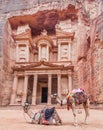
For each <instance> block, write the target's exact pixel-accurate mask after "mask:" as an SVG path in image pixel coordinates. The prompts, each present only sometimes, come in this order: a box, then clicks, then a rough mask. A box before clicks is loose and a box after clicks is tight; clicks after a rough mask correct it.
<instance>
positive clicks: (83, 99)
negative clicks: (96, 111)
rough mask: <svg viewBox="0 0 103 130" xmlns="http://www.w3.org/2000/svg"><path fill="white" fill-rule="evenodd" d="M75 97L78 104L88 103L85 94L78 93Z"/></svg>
mask: <svg viewBox="0 0 103 130" xmlns="http://www.w3.org/2000/svg"><path fill="white" fill-rule="evenodd" d="M73 97H74V99H75V103H76V104H82V103H86V101H87V94H85V93H84V92H77V93H75V94H74V95H73Z"/></svg>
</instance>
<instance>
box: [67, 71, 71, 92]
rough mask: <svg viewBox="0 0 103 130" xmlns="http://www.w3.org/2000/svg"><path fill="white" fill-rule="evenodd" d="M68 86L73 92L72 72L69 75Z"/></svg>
mask: <svg viewBox="0 0 103 130" xmlns="http://www.w3.org/2000/svg"><path fill="white" fill-rule="evenodd" d="M68 86H69V92H70V91H71V90H72V72H71V71H70V72H69V74H68Z"/></svg>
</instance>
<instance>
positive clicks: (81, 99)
mask: <svg viewBox="0 0 103 130" xmlns="http://www.w3.org/2000/svg"><path fill="white" fill-rule="evenodd" d="M87 98H88V96H87V94H86V93H85V91H84V90H81V89H78V90H75V91H74V90H73V91H72V92H71V94H70V95H69V96H68V97H67V107H68V109H70V107H71V104H72V103H75V105H78V104H82V103H86V101H87Z"/></svg>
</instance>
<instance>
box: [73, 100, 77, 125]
mask: <svg viewBox="0 0 103 130" xmlns="http://www.w3.org/2000/svg"><path fill="white" fill-rule="evenodd" d="M72 112H73V116H74V125H75V126H77V125H78V123H77V116H76V109H75V104H74V103H73V104H72Z"/></svg>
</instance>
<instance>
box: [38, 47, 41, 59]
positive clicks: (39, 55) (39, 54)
mask: <svg viewBox="0 0 103 130" xmlns="http://www.w3.org/2000/svg"><path fill="white" fill-rule="evenodd" d="M38 58H39V61H40V59H41V46H39V53H38Z"/></svg>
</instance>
